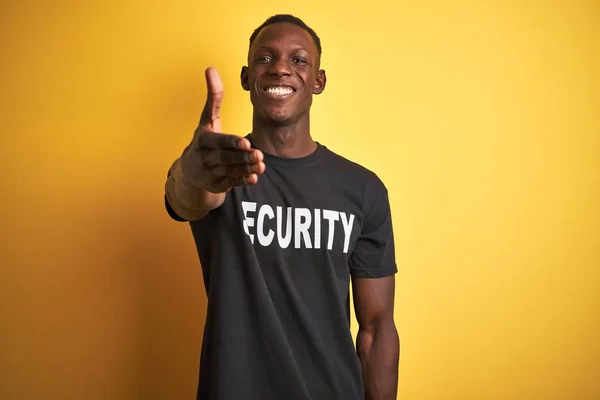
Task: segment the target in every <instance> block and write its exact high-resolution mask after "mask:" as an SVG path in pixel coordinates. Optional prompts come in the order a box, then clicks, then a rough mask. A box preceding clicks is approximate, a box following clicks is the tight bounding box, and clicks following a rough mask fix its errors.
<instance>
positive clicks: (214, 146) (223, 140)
mask: <svg viewBox="0 0 600 400" xmlns="http://www.w3.org/2000/svg"><path fill="white" fill-rule="evenodd" d="M198 147H199V148H201V149H211V150H218V149H238V150H250V149H251V147H252V146H251V145H250V141H249V140H248V139H246V138H244V137H242V136H238V135H231V134H228V133H217V132H203V133H202V134H201V135H200V136H199V137H198Z"/></svg>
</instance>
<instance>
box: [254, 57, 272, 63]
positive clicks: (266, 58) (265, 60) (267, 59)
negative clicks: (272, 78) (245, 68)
mask: <svg viewBox="0 0 600 400" xmlns="http://www.w3.org/2000/svg"><path fill="white" fill-rule="evenodd" d="M257 61H258V62H269V61H271V57H269V56H260V57H258V59H257Z"/></svg>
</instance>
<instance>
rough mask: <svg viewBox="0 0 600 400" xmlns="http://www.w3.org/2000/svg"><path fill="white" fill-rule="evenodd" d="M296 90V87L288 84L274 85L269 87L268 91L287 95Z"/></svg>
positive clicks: (278, 94)
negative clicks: (287, 85) (293, 87)
mask: <svg viewBox="0 0 600 400" xmlns="http://www.w3.org/2000/svg"><path fill="white" fill-rule="evenodd" d="M293 91H294V89H292V88H290V87H286V86H274V87H270V88H267V93H269V94H274V95H276V96H285V95H286V94H290V93H292V92H293Z"/></svg>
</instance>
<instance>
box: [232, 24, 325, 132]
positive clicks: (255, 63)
mask: <svg viewBox="0 0 600 400" xmlns="http://www.w3.org/2000/svg"><path fill="white" fill-rule="evenodd" d="M321 52H322V49H321V41H320V40H319V37H318V36H317V34H316V33H315V32H314V31H313V30H312V29H311V28H310V27H308V26H307V25H306V24H305V23H304V22H303V21H302V20H301V19H299V18H297V17H294V16H292V15H288V14H280V15H275V16H273V17H271V18H269V19H267V20H266V21H265V22H264V23H263V24H262V25H261V26H259V27H258V28H257V29H256V30H255V31H254V32H253V33H252V35H251V36H250V46H249V50H248V65H247V66H244V67H243V68H242V73H241V81H242V87H243V88H244V90H247V91H249V92H250V99H251V101H252V104H253V106H254V113H255V115H258V116H259V117H261V118H264V119H267V120H270V121H271V122H273V123H276V124H281V125H286V124H290V123H294V122H297V120H299V119H300V118H302V117H303V116H308V113H309V110H310V106H311V104H312V96H313V95H314V94H321V93H322V92H323V90H324V89H325V83H326V76H325V71H324V70H321V69H320V63H321Z"/></svg>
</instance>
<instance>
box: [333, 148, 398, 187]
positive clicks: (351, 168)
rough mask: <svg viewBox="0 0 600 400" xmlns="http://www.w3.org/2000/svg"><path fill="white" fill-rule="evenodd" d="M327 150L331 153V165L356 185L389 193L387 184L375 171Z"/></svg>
mask: <svg viewBox="0 0 600 400" xmlns="http://www.w3.org/2000/svg"><path fill="white" fill-rule="evenodd" d="M327 150H328V152H329V160H330V164H331V165H332V166H333V168H335V169H336V170H338V171H340V172H341V173H343V174H344V175H346V176H348V177H349V178H350V179H351V180H352V181H353V182H354V183H357V184H364V185H368V186H369V187H371V188H373V189H378V190H383V191H387V188H386V186H385V183H384V182H383V180H382V179H381V178H380V177H379V175H378V174H377V173H376V172H375V171H373V170H372V169H370V168H368V167H366V166H365V165H363V164H361V163H359V162H357V161H354V160H352V159H350V158H349V157H346V156H343V155H342V154H340V153H338V152H335V151H333V150H331V149H327Z"/></svg>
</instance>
